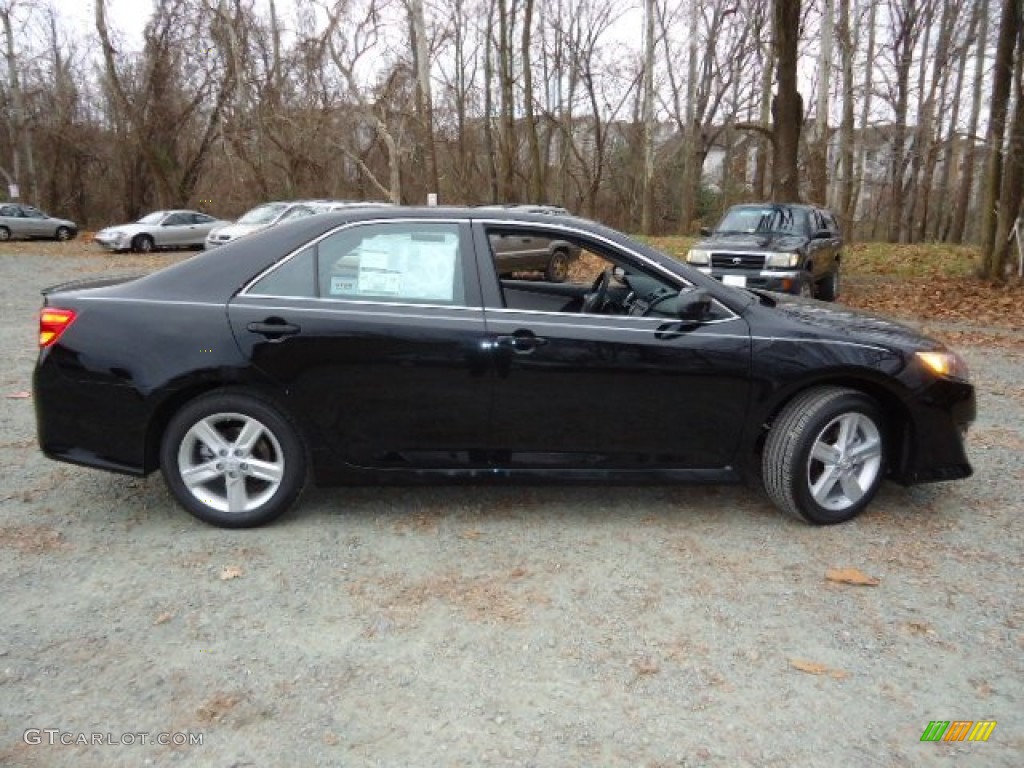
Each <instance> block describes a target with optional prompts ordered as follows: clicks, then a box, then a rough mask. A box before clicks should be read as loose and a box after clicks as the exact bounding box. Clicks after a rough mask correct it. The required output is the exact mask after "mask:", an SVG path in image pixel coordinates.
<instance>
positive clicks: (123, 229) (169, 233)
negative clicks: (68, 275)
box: [93, 210, 229, 253]
mask: <svg viewBox="0 0 1024 768" xmlns="http://www.w3.org/2000/svg"><path fill="white" fill-rule="evenodd" d="M228 223H229V222H226V221H221V220H220V219H215V218H213V216H207V215H206V214H205V213H199V212H198V211H180V210H178V211H153V213H150V214H147V215H145V216H143V217H142V218H141V219H139V220H138V221H136V222H134V223H133V224H119V225H117V226H116V227H107V228H106V229H103V230H101V231H99V232H97V233H96V234H95V235H94V236H93V240H95V241H96V242H97V243H99V244H100V245H102V246H103V247H104V248H106V249H107V250H108V251H139V252H140V253H148V252H150V251H153V250H157V249H160V248H202V247H203V243H205V242H206V236H207V235H208V234H210V231H211V230H213V229H216V228H217V227H223V226H224V225H225V224H228Z"/></svg>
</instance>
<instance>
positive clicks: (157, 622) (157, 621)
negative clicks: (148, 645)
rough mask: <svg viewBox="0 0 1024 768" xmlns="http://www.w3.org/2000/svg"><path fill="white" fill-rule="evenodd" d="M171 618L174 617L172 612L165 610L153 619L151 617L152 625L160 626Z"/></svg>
mask: <svg viewBox="0 0 1024 768" xmlns="http://www.w3.org/2000/svg"><path fill="white" fill-rule="evenodd" d="M173 618H174V614H173V613H166V612H165V613H161V614H160V615H159V616H157V617H156V618H155V619H153V626H154V627H157V626H160V625H161V624H166V623H167V622H168V621H170V620H171V619H173Z"/></svg>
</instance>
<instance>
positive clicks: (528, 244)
mask: <svg viewBox="0 0 1024 768" xmlns="http://www.w3.org/2000/svg"><path fill="white" fill-rule="evenodd" d="M477 210H481V211H488V210H493V211H506V212H509V213H539V214H544V215H548V216H568V215H569V212H568V211H567V210H566V209H565V208H559V207H558V206H556V205H527V204H520V203H512V204H508V205H480V206H477ZM490 238H491V248H492V249H493V250H494V255H495V267H496V268H497V270H498V274H499V275H501V276H508V275H511V274H514V273H516V272H543V273H544V279H545V280H548V281H549V282H552V283H564V282H565V281H566V280H567V279H568V277H569V268H570V266H571V265H572V262H573V261H575V260H576V259H578V258H579V257H580V249H579V248H578V247H576V246H575V245H573V244H572V243H569V242H567V241H565V240H561V239H559V238H544V237H536V236H524V235H523V234H522V233H518V232H501V231H496V232H494V233H492V234H491V235H490Z"/></svg>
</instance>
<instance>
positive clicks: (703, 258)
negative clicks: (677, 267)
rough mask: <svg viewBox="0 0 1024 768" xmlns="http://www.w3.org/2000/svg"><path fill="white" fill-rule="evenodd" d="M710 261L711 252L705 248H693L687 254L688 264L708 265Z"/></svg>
mask: <svg viewBox="0 0 1024 768" xmlns="http://www.w3.org/2000/svg"><path fill="white" fill-rule="evenodd" d="M710 261H711V252H710V251H705V250H704V249H703V248H691V249H690V250H689V251H688V252H687V254H686V262H687V263H688V264H696V265H697V266H701V267H706V266H707V265H708V264H709V263H710Z"/></svg>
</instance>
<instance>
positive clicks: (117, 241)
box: [92, 235, 132, 251]
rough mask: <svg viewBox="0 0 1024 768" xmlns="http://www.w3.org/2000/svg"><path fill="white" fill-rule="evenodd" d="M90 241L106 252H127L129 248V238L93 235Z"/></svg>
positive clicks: (130, 242)
mask: <svg viewBox="0 0 1024 768" xmlns="http://www.w3.org/2000/svg"><path fill="white" fill-rule="evenodd" d="M92 241H93V242H94V243H98V244H99V245H100V246H102V247H103V248H106V249H107V250H108V251H127V250H128V249H129V248H131V244H132V241H131V238H130V237H126V236H123V235H122V236H118V237H111V236H109V235H93V238H92Z"/></svg>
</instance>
